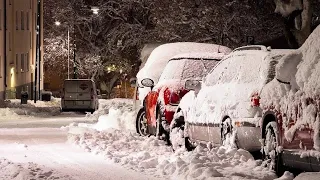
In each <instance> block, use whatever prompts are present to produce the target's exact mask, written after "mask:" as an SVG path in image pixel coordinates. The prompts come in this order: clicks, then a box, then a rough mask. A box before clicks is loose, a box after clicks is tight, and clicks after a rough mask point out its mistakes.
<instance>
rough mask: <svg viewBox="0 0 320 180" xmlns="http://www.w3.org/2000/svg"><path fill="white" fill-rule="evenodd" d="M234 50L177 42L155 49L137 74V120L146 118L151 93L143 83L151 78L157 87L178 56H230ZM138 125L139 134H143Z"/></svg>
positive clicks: (211, 45)
mask: <svg viewBox="0 0 320 180" xmlns="http://www.w3.org/2000/svg"><path fill="white" fill-rule="evenodd" d="M231 51H232V50H231V49H230V48H228V47H226V46H221V45H217V44H207V43H194V42H176V43H167V44H163V45H160V46H158V47H156V48H154V49H153V50H152V52H151V54H150V55H149V56H148V58H147V60H146V61H145V64H142V65H141V66H143V67H142V68H141V69H140V71H139V72H138V74H137V76H136V77H137V83H138V86H137V91H136V94H135V97H136V99H137V100H135V108H136V110H135V111H136V112H137V119H141V118H143V117H144V116H145V106H144V105H143V101H144V100H145V97H146V96H147V94H148V93H149V92H150V91H151V89H150V87H145V86H143V85H142V84H141V81H142V80H143V79H145V78H149V79H151V80H152V81H153V83H154V85H157V83H158V81H159V78H160V76H161V74H162V71H163V70H164V68H165V66H166V65H167V63H168V61H169V60H170V59H171V58H172V57H174V56H176V55H178V54H185V53H208V52H211V53H224V54H229V53H230V52H231ZM138 125H139V124H137V132H138V133H140V134H142V133H141V132H140V130H139V127H138Z"/></svg>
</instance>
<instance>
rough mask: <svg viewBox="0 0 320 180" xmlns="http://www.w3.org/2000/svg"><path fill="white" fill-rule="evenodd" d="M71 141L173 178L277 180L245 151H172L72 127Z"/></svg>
mask: <svg viewBox="0 0 320 180" xmlns="http://www.w3.org/2000/svg"><path fill="white" fill-rule="evenodd" d="M70 132H71V133H70V134H69V142H71V143H74V144H75V145H77V146H78V147H81V148H83V149H84V150H85V151H88V152H92V153H94V154H98V155H101V156H103V157H105V158H106V159H107V160H110V161H112V162H115V163H119V164H121V165H122V166H125V167H127V168H130V169H134V170H136V171H141V172H146V173H148V174H154V175H159V176H163V177H167V178H169V177H170V178H171V179H210V178H215V177H217V178H220V179H274V178H275V177H276V176H275V174H274V173H273V172H271V171H269V170H268V168H265V167H263V166H262V165H261V164H262V162H261V161H255V160H254V159H253V157H252V156H251V154H250V153H249V152H247V151H245V150H242V149H239V150H236V149H226V148H224V147H217V148H212V149H207V148H202V147H201V146H198V147H197V148H196V149H195V150H194V151H192V152H186V151H182V150H180V151H177V152H175V153H173V152H172V150H171V148H170V147H168V146H165V145H164V143H165V142H164V141H161V140H158V139H156V138H155V137H150V138H146V137H142V136H139V135H137V134H136V133H130V132H123V131H119V130H108V131H94V130H90V129H86V128H78V130H77V133H75V131H72V128H71V129H70Z"/></svg>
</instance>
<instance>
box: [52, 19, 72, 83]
mask: <svg viewBox="0 0 320 180" xmlns="http://www.w3.org/2000/svg"><path fill="white" fill-rule="evenodd" d="M55 25H56V26H60V25H61V22H59V21H56V22H55ZM69 66H70V30H69V26H68V79H70V76H69V74H70V68H69Z"/></svg>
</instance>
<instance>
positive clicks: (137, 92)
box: [136, 88, 139, 100]
mask: <svg viewBox="0 0 320 180" xmlns="http://www.w3.org/2000/svg"><path fill="white" fill-rule="evenodd" d="M136 100H139V91H138V88H136Z"/></svg>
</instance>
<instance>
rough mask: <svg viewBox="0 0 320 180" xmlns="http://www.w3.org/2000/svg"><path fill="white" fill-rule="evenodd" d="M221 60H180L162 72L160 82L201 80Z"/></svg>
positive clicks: (173, 60)
mask: <svg viewBox="0 0 320 180" xmlns="http://www.w3.org/2000/svg"><path fill="white" fill-rule="evenodd" d="M219 61H220V59H200V58H199V59H196V58H179V59H172V60H170V61H169V62H168V64H167V65H166V67H165V69H164V70H163V72H162V75H161V77H160V81H165V80H172V79H177V80H186V79H199V78H201V77H203V76H205V75H206V74H207V73H209V71H210V70H211V69H212V68H213V67H214V66H215V65H216V64H217V63H218V62H219Z"/></svg>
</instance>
